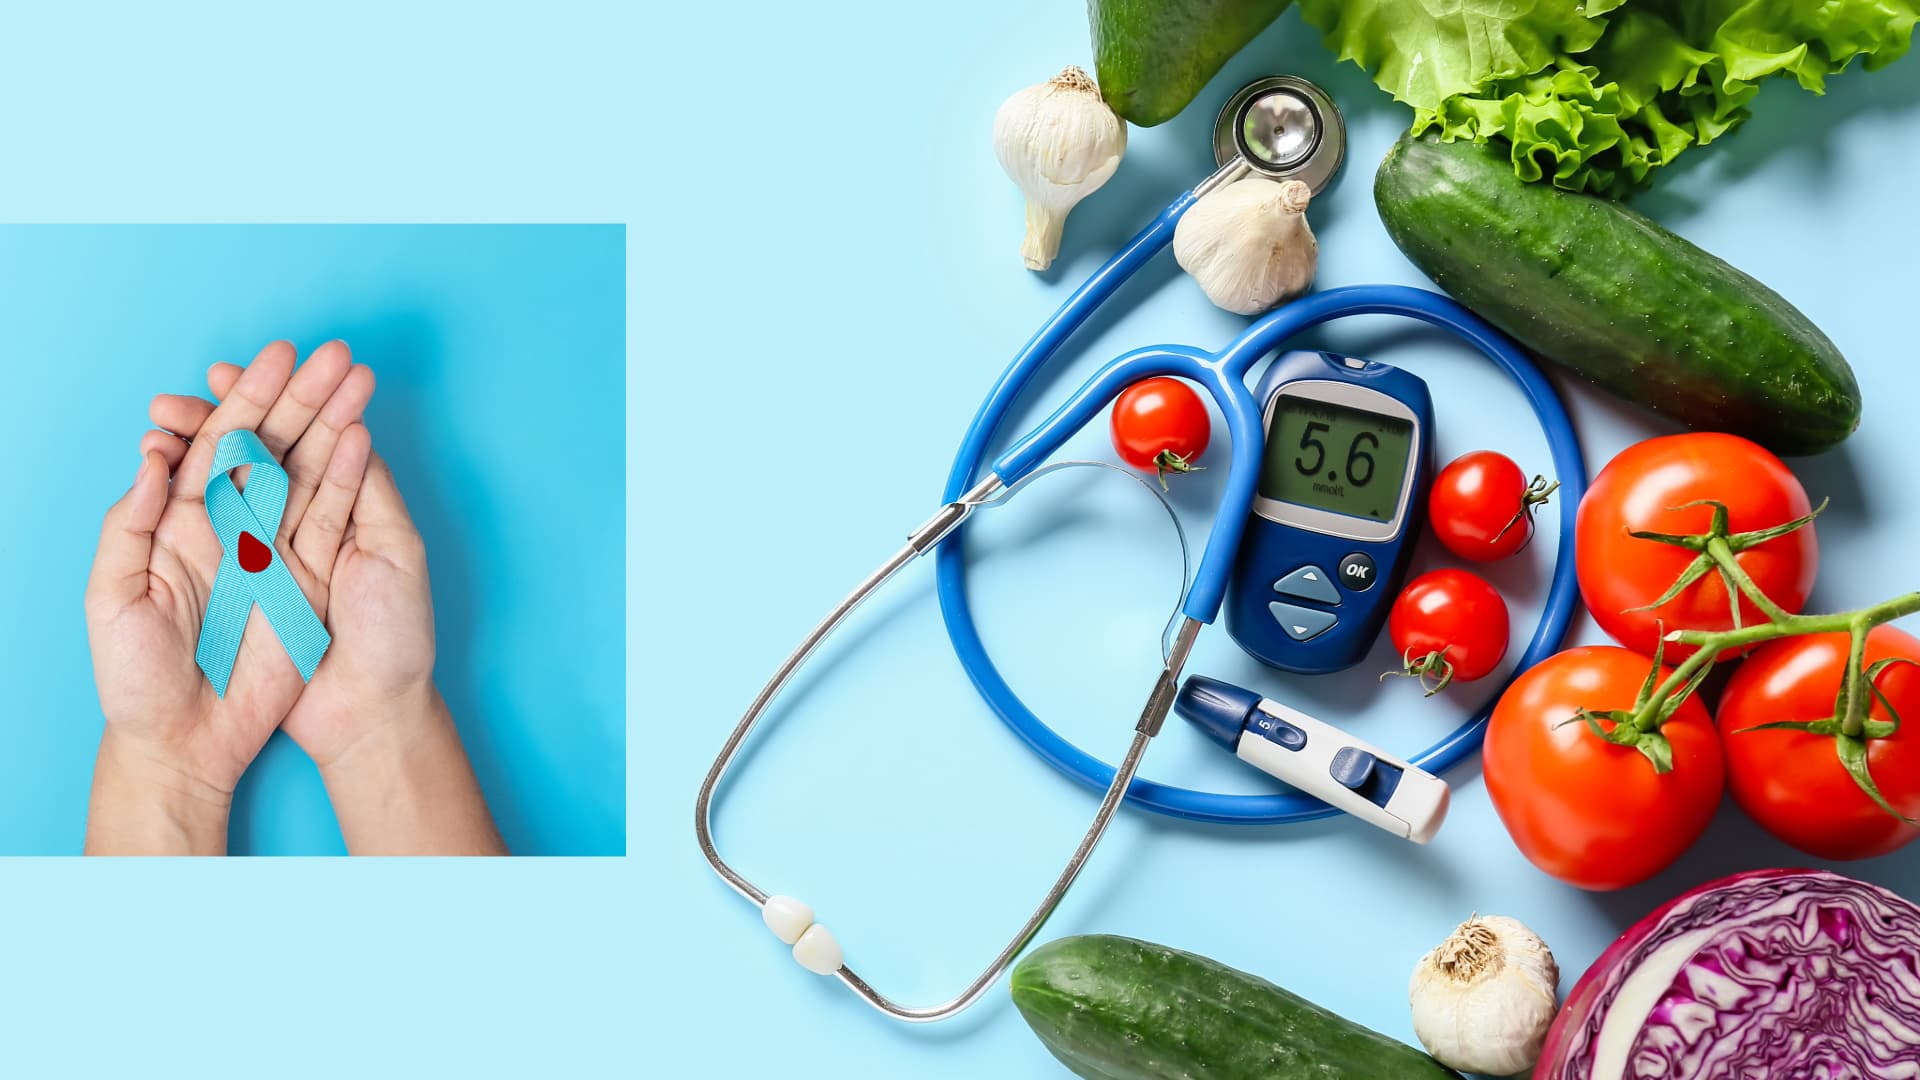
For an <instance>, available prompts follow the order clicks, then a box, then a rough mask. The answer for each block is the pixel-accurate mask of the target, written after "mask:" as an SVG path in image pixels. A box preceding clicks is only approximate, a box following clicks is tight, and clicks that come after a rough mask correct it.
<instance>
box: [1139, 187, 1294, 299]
mask: <svg viewBox="0 0 1920 1080" xmlns="http://www.w3.org/2000/svg"><path fill="white" fill-rule="evenodd" d="M1311 198H1312V192H1311V191H1310V190H1309V189H1308V187H1307V185H1305V184H1303V183H1301V182H1300V181H1298V180H1278V181H1276V180H1270V179H1268V178H1266V177H1264V176H1248V177H1243V178H1241V179H1239V180H1236V181H1234V182H1233V183H1231V184H1228V185H1227V186H1225V187H1222V188H1217V189H1215V190H1213V191H1210V192H1208V193H1207V194H1205V195H1203V196H1201V197H1200V201H1199V202H1197V203H1194V204H1193V206H1192V207H1191V208H1189V209H1188V210H1187V212H1186V214H1184V215H1183V216H1182V217H1181V218H1180V224H1179V225H1178V226H1176V227H1175V228H1174V230H1173V257H1174V259H1175V260H1176V261H1178V262H1179V263H1180V269H1182V270H1185V271H1186V272H1187V273H1189V274H1191V275H1193V280H1195V281H1197V282H1199V283H1200V288H1201V290H1202V291H1204V292H1205V293H1206V294H1207V299H1209V300H1211V301H1213V302H1214V304H1215V305H1217V306H1219V307H1223V308H1225V309H1227V310H1228V311H1232V312H1236V313H1238V314H1241V315H1258V314H1260V313H1261V312H1263V311H1268V310H1271V309H1272V308H1275V307H1278V306H1279V305H1280V304H1281V302H1283V301H1286V300H1291V299H1293V298H1294V297H1296V296H1299V295H1300V294H1301V293H1303V292H1306V291H1307V286H1309V285H1311V284H1313V271H1314V267H1315V266H1316V265H1318V263H1319V259H1320V244H1319V241H1317V240H1315V239H1314V238H1313V230H1312V229H1311V228H1309V227H1308V226H1307V214H1306V211H1307V202H1308V200H1310V199H1311Z"/></svg>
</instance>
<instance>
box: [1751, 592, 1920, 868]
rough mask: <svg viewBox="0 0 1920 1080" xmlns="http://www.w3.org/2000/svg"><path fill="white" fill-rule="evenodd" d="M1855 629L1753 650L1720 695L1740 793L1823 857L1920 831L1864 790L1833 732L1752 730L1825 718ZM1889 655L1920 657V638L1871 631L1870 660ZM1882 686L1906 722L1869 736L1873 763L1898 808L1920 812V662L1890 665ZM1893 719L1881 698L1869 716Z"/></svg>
mask: <svg viewBox="0 0 1920 1080" xmlns="http://www.w3.org/2000/svg"><path fill="white" fill-rule="evenodd" d="M1847 645H1848V638H1847V635H1846V634H1808V635H1805V636H1803V637H1791V638H1781V639H1779V640H1777V641H1769V642H1767V643H1766V644H1764V645H1762V646H1760V647H1759V648H1757V649H1755V650H1754V651H1753V655H1751V656H1749V657H1748V658H1747V659H1746V661H1745V662H1744V663H1742V664H1741V665H1740V667H1739V668H1737V669H1736V670H1735V671H1734V673H1733V678H1732V679H1730V680H1729V681H1728V682H1727V688H1726V691H1725V693H1723V694H1722V695H1721V696H1720V712H1719V714H1718V715H1717V716H1716V717H1715V722H1716V723H1717V724H1719V726H1720V742H1721V745H1723V746H1725V747H1726V756H1727V784H1728V786H1729V787H1731V788H1732V789H1733V800H1734V801H1735V802H1737V803H1739V804H1740V808H1741V809H1742V810H1745V811H1746V812H1747V816H1748V817H1751V818H1752V819H1753V820H1754V821H1756V822H1758V823H1759V824H1760V827H1761V828H1763V829H1765V830H1767V831H1768V832H1770V833H1772V834H1773V835H1775V836H1777V837H1779V838H1780V839H1781V840H1784V841H1786V842H1787V843H1789V844H1792V845H1793V846H1794V847H1796V848H1799V849H1800V850H1801V851H1804V852H1806V853H1807V854H1809V855H1813V856H1816V857H1818V858H1822V859H1865V858H1868V857H1870V856H1874V855H1885V854H1886V853H1887V852H1889V851H1893V850H1894V849H1896V848H1899V847H1901V846H1903V845H1905V844H1907V843H1908V842H1910V841H1912V840H1913V838H1914V837H1916V836H1920V825H1913V824H1909V823H1907V822H1904V821H1901V820H1900V819H1899V818H1896V817H1894V816H1893V815H1892V814H1889V813H1887V812H1886V810H1884V809H1882V808H1881V807H1880V805H1879V804H1878V803H1875V802H1874V801H1873V800H1872V799H1871V798H1870V797H1868V795H1867V793H1866V792H1864V791H1862V790H1860V785H1858V784H1856V783H1854V780H1853V777H1852V776H1851V775H1850V774H1849V773H1848V772H1847V770H1846V768H1845V767H1844V766H1842V765H1841V764H1840V758H1839V755H1838V754H1837V753H1836V748H1835V746H1834V740H1833V737H1832V736H1830V735H1816V734H1814V733H1812V732H1809V731H1804V730H1793V729H1777V728H1776V729H1770V730H1763V731H1745V730H1742V729H1744V728H1751V727H1754V726H1755V725H1758V724H1768V723H1773V722H1774V721H1778V720H1823V719H1826V718H1828V717H1831V716H1832V715H1833V714H1834V696H1835V695H1836V694H1838V693H1839V692H1840V676H1841V673H1842V672H1844V671H1845V670H1846V669H1847ZM1889 656H1898V657H1905V658H1906V659H1909V660H1916V661H1920V639H1916V638H1914V637H1913V635H1911V634H1907V633H1903V632H1901V631H1899V630H1896V629H1894V628H1893V627H1891V626H1879V627H1875V628H1874V629H1873V631H1872V632H1870V633H1869V634H1868V635H1867V649H1866V656H1865V664H1866V665H1867V666H1871V665H1872V664H1873V663H1874V662H1875V661H1878V660H1881V659H1883V658H1886V657H1889ZM1874 685H1876V686H1878V687H1879V688H1880V692H1881V693H1882V694H1885V695H1886V696H1887V700H1888V701H1890V702H1892V703H1893V708H1894V711H1895V712H1897V713H1898V714H1899V716H1900V720H1901V726H1900V727H1899V728H1898V729H1896V730H1895V731H1894V733H1893V734H1891V735H1888V736H1885V737H1884V738H1875V739H1868V740H1867V771H1868V772H1869V773H1870V774H1871V775H1872V777H1873V783H1874V786H1875V787H1876V788H1878V789H1880V794H1881V795H1882V796H1883V797H1884V798H1885V799H1886V800H1887V802H1888V803H1890V804H1891V805H1892V806H1893V808H1894V809H1895V810H1898V811H1899V812H1900V813H1901V814H1904V815H1905V816H1907V817H1909V818H1920V734H1915V733H1913V732H1912V731H1911V729H1910V725H1911V724H1913V723H1917V722H1920V669H1916V668H1915V667H1914V666H1913V665H1911V664H1890V665H1888V666H1887V667H1886V668H1885V669H1883V670H1882V671H1881V672H1880V674H1879V675H1878V677H1876V678H1875V679H1874ZM1869 716H1870V718H1871V719H1874V720H1890V719H1892V717H1890V716H1888V715H1887V710H1886V707H1885V706H1883V705H1882V704H1881V703H1880V700H1879V699H1878V698H1874V699H1873V701H1872V711H1871V713H1870V714H1869Z"/></svg>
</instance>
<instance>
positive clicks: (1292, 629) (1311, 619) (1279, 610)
mask: <svg viewBox="0 0 1920 1080" xmlns="http://www.w3.org/2000/svg"><path fill="white" fill-rule="evenodd" d="M1267 610H1268V611H1271V612H1273V617H1274V619H1275V620H1276V621H1278V622H1279V623H1280V629H1282V630H1285V631H1286V632H1287V636H1288V637H1290V638H1292V639H1293V640H1295V641H1309V640H1311V639H1313V638H1317V637H1319V636H1320V635H1321V634H1324V633H1326V632H1327V631H1329V630H1331V629H1333V624H1334V623H1336V622H1338V621H1340V620H1339V618H1338V617H1337V616H1335V615H1334V613H1333V612H1331V611H1319V610H1317V609H1315V608H1306V607H1296V606H1294V605H1293V604H1283V603H1281V602H1280V601H1278V600H1275V601H1274V602H1273V603H1271V604H1268V605H1267Z"/></svg>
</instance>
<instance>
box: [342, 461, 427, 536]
mask: <svg viewBox="0 0 1920 1080" xmlns="http://www.w3.org/2000/svg"><path fill="white" fill-rule="evenodd" d="M353 523H354V525H355V526H356V527H357V532H356V535H357V536H358V538H359V540H360V543H361V546H363V547H364V546H366V541H367V534H368V533H380V534H385V533H386V532H387V531H388V530H392V529H404V530H406V531H408V532H412V531H413V518H412V516H411V515H409V514H408V513H407V503H406V500H404V499H402V498H401V497H400V488H399V487H398V486H397V485H395V484H394V482H393V470H392V469H389V468H387V462H386V459H385V458H382V457H381V456H380V455H379V454H372V455H370V456H369V457H368V459H367V477H366V479H365V480H364V481H362V482H361V484H360V497H359V498H358V499H355V500H354V503H353Z"/></svg>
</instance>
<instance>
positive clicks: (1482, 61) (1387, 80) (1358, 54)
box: [1300, 0, 1605, 109]
mask: <svg viewBox="0 0 1920 1080" xmlns="http://www.w3.org/2000/svg"><path fill="white" fill-rule="evenodd" d="M1300 10H1301V13H1302V14H1303V15H1304V16H1305V17H1306V20H1307V22H1309V23H1311V24H1312V25H1314V26H1316V27H1319V28H1320V30H1321V31H1322V33H1323V34H1324V35H1325V41H1326V44H1327V47H1328V48H1330V49H1333V50H1334V51H1335V52H1336V53H1338V54H1339V57H1340V59H1342V60H1351V61H1353V62H1354V63H1356V64H1358V65H1360V66H1361V67H1363V68H1365V69H1367V70H1368V71H1369V72H1372V73H1373V77H1374V81H1375V82H1377V83H1379V84H1380V88H1381V89H1383V90H1385V91H1387V92H1388V93H1390V94H1392V95H1393V96H1394V97H1395V98H1398V99H1399V100H1401V101H1404V102H1406V103H1407V104H1409V105H1411V106H1413V107H1414V108H1416V109H1431V108H1436V107H1438V106H1439V105H1440V103H1441V102H1443V101H1445V100H1446V99H1447V98H1449V97H1452V96H1454V95H1455V94H1471V93H1474V92H1476V91H1478V90H1480V89H1483V88H1484V87H1486V86H1487V85H1489V84H1490V83H1492V82H1494V81H1495V80H1498V79H1506V78H1511V77H1513V76H1516V75H1526V74H1528V73H1530V72H1535V71H1539V70H1540V69H1542V68H1544V67H1546V66H1547V65H1548V64H1551V63H1552V62H1553V60H1554V57H1555V56H1556V55H1559V54H1560V53H1563V52H1580V51H1582V50H1584V49H1588V48H1591V47H1592V45H1593V43H1594V42H1595V41H1597V40H1599V37H1600V31H1601V30H1602V29H1603V28H1604V27H1605V23H1604V22H1602V21H1600V20H1597V19H1591V18H1588V17H1587V15H1586V14H1584V13H1583V11H1582V8H1581V5H1580V3H1579V0H1301V3H1300Z"/></svg>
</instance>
